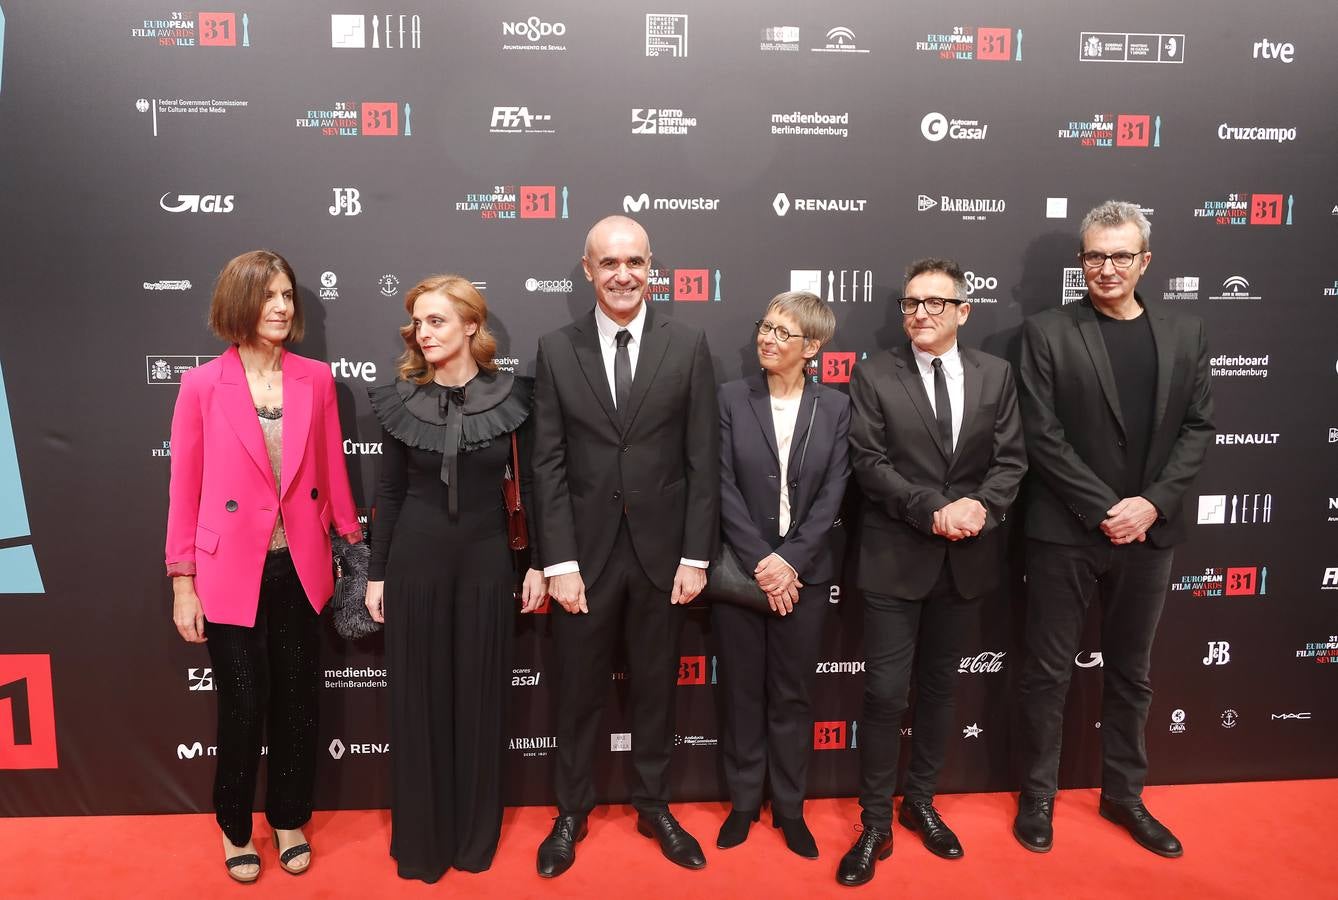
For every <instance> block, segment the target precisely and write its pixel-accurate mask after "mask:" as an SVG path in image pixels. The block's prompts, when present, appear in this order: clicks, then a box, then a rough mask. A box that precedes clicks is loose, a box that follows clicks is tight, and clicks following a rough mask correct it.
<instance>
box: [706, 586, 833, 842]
mask: <svg viewBox="0 0 1338 900" xmlns="http://www.w3.org/2000/svg"><path fill="white" fill-rule="evenodd" d="M830 593H831V584H830V583H828V584H809V585H805V586H804V587H802V588H800V590H799V603H798V604H797V605H796V606H795V608H794V611H793V612H792V613H790V614H789V615H787V616H784V617H782V616H777V615H772V614H770V613H758V612H753V611H752V610H747V609H744V608H742V607H739V606H734V605H731V604H729V603H714V604H712V605H711V630H712V631H713V632H714V638H715V643H716V646H717V654H718V659H719V672H718V675H719V682H720V684H719V688H720V697H721V699H722V701H723V702H722V709H721V712H722V716H721V718H722V720H723V725H724V727H723V728H722V730H721V734H722V740H721V747H722V749H723V754H722V756H723V759H724V765H725V783H726V784H727V785H728V786H729V799H730V802H731V803H732V804H733V805H734V808H735V809H738V810H756V809H760V808H761V806H762V799H763V796H762V793H763V783H764V782H765V781H766V779H767V777H768V776H770V780H771V809H772V812H773V813H774V814H775V815H777V816H780V817H782V818H786V819H793V818H798V817H799V816H801V815H802V814H803V809H804V791H805V788H806V786H807V783H808V758H809V754H810V753H811V752H812V749H813V707H812V704H811V695H812V692H813V682H814V680H815V678H816V675H815V673H816V671H817V662H818V654H819V652H820V650H821V644H822V627H823V623H824V622H825V621H826V618H827V610H828V607H829V606H830V604H829V603H828V596H829V595H830Z"/></svg>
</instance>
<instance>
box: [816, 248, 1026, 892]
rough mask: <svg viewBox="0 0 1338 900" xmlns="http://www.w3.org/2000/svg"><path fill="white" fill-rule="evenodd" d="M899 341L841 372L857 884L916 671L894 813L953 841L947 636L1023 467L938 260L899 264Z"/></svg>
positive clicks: (884, 824) (880, 819)
mask: <svg viewBox="0 0 1338 900" xmlns="http://www.w3.org/2000/svg"><path fill="white" fill-rule="evenodd" d="M897 303H898V305H899V306H900V309H901V315H902V325H903V328H904V329H905V331H906V335H907V337H909V338H910V340H909V341H908V342H906V343H904V344H899V345H897V346H895V347H892V348H891V349H890V350H888V351H887V352H885V353H879V354H876V355H874V356H870V357H869V358H868V359H867V360H865V361H863V362H861V363H860V364H859V365H857V366H856V367H855V370H854V373H853V374H852V376H851V379H850V400H851V406H852V415H851V423H850V451H851V454H850V455H851V465H852V467H853V470H854V473H855V477H856V479H857V480H858V481H859V485H860V488H861V489H862V490H863V491H864V494H865V496H866V498H867V499H868V503H867V504H866V505H865V508H864V515H863V519H862V522H861V532H860V565H859V579H858V585H859V588H860V591H861V592H862V593H863V595H864V604H865V605H864V658H865V675H864V708H863V711H862V713H861V715H860V797H859V800H860V807H861V809H862V812H861V815H860V819H861V821H862V825H863V831H862V832H861V834H860V836H859V838H858V839H857V840H856V841H855V843H854V846H852V847H851V848H850V850H849V852H847V853H846V855H845V856H844V857H843V858H842V860H841V863H840V867H839V868H838V870H837V874H836V880H837V882H838V883H840V884H844V885H852V886H853V885H859V884H864V883H865V882H867V881H868V880H869V879H871V878H872V877H873V870H874V865H875V863H876V862H877V860H879V859H886V858H887V856H888V855H889V854H891V852H892V793H893V791H894V789H895V787H896V777H897V756H898V754H899V751H900V746H901V720H902V718H903V716H904V714H905V712H906V709H907V699H908V694H909V688H910V681H911V673H912V670H913V671H914V674H915V680H916V685H917V687H916V704H915V717H914V722H913V728H912V735H911V762H910V768H909V770H908V772H907V776H906V784H905V787H904V799H903V800H902V803H901V811H900V815H899V820H900V822H901V824H903V825H905V826H906V827H907V828H909V829H911V830H912V831H914V832H916V833H918V834H919V835H920V840H921V841H923V843H924V845H925V847H926V848H928V849H929V851H930V852H931V853H934V854H935V855H937V856H940V857H942V858H944V859H959V858H961V856H962V845H961V843H960V842H959V841H958V840H957V837H956V835H954V834H953V833H952V831H951V830H950V829H949V828H948V826H947V825H946V824H945V823H944V822H943V819H942V817H940V815H939V813H938V810H936V809H935V808H934V792H935V787H936V782H937V779H938V772H939V769H940V768H941V766H942V764H943V758H944V755H945V752H946V749H947V742H948V736H949V734H950V732H951V731H952V729H953V726H954V721H953V695H954V690H955V685H956V681H957V665H958V663H959V661H960V659H961V649H960V647H959V643H958V642H959V641H960V639H961V636H962V633H963V632H964V631H966V630H967V627H968V624H969V623H970V621H971V618H972V617H973V616H975V615H976V614H977V611H978V608H979V607H978V604H977V603H976V602H974V601H977V600H978V599H979V598H980V597H982V596H984V595H985V594H987V593H988V592H989V591H990V590H992V589H993V588H994V587H995V586H996V585H997V584H998V582H999V580H1000V579H999V575H1000V572H1001V571H1002V569H1003V552H1004V547H1005V540H1004V537H1005V536H1004V534H1003V531H1002V529H1001V528H999V526H1000V525H1002V524H1003V523H1004V522H1005V520H1006V519H1007V518H1008V509H1009V507H1010V506H1011V505H1012V503H1013V500H1014V499H1015V498H1016V497H1017V491H1018V485H1019V484H1020V483H1021V481H1022V475H1023V473H1024V472H1025V471H1026V468H1027V463H1026V454H1025V451H1024V448H1023V438H1022V420H1021V416H1020V414H1019V412H1018V403H1017V388H1016V387H1015V386H1014V382H1013V374H1012V370H1011V369H1010V367H1009V365H1008V363H1006V362H1004V361H1003V360H1002V359H999V358H997V357H994V356H990V355H989V354H987V353H982V352H980V351H979V350H974V349H970V348H966V347H961V346H959V345H958V343H957V332H958V328H959V327H960V326H961V325H963V324H964V323H965V322H966V320H967V317H968V316H969V315H970V313H971V307H970V305H969V304H968V303H967V302H966V278H965V276H964V275H963V272H962V269H961V267H960V266H959V265H957V263H955V262H953V261H952V260H948V259H922V260H918V261H916V262H914V263H912V264H911V265H910V267H909V268H908V269H907V270H906V285H905V296H904V297H902V298H901V299H900V300H898V301H897Z"/></svg>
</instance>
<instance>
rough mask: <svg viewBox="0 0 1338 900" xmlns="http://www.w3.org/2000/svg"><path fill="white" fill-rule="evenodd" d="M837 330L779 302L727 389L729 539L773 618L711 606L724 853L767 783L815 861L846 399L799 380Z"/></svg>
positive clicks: (723, 401) (823, 318)
mask: <svg viewBox="0 0 1338 900" xmlns="http://www.w3.org/2000/svg"><path fill="white" fill-rule="evenodd" d="M835 332H836V317H835V316H834V315H833V314H832V311H831V308H830V307H828V305H827V304H826V303H824V302H823V301H822V300H821V299H820V298H819V297H817V296H815V295H814V294H810V293H808V292H807V291H790V292H787V293H784V294H778V295H777V296H776V297H774V298H772V300H771V302H770V303H769V304H768V305H767V309H766V313H765V315H764V316H763V318H762V320H761V321H759V322H758V323H757V332H756V342H757V361H758V365H759V366H760V369H761V370H760V371H759V372H757V373H755V374H752V375H749V376H747V377H746V378H743V379H740V380H739V381H733V382H730V383H729V384H726V385H723V386H722V387H721V388H720V392H719V397H720V431H721V433H720V438H721V439H720V530H721V537H722V538H723V540H724V542H725V544H726V545H728V548H729V549H730V550H732V551H733V552H734V554H735V555H736V556H737V557H738V559H739V562H740V563H741V565H742V567H743V569H744V571H746V572H752V573H753V577H754V578H756V580H757V583H758V585H759V586H760V587H761V588H762V590H763V591H765V592H766V595H767V601H768V603H769V605H770V607H771V612H769V613H764V612H755V611H753V610H750V609H746V608H744V607H742V606H735V605H730V604H725V603H719V602H717V603H714V604H712V607H711V624H712V629H713V631H714V634H715V638H716V641H717V643H718V645H719V649H718V655H719V666H720V672H719V682H720V685H721V694H722V699H723V709H724V716H723V718H724V728H723V739H722V741H721V745H722V747H723V749H724V763H725V779H726V781H727V782H728V785H729V793H730V802H731V804H732V806H733V809H732V810H731V811H730V813H729V816H728V817H727V818H726V819H725V822H724V824H723V825H722V826H721V828H720V835H719V837H718V838H717V839H716V846H717V847H720V848H721V849H727V848H729V847H735V846H738V845H739V844H741V843H743V842H744V840H746V839H747V837H748V831H749V828H750V827H751V825H752V823H753V822H755V821H757V819H758V816H759V814H760V811H761V807H762V801H763V799H764V798H763V785H764V783H765V782H767V781H768V780H769V781H770V784H771V818H772V824H773V825H774V826H775V827H777V828H779V829H780V830H781V832H782V834H783V836H784V838H785V845H786V846H787V847H788V848H789V849H790V850H791V851H793V852H794V853H797V854H798V855H800V856H803V857H805V858H808V859H816V858H817V856H818V847H817V844H816V842H815V841H814V840H813V835H812V833H811V832H810V831H809V830H808V826H807V825H805V824H804V812H803V804H804V791H805V785H806V780H807V773H808V757H809V753H810V752H811V750H812V743H813V739H812V734H813V713H812V708H811V705H810V694H811V692H812V687H813V685H812V682H813V675H814V672H815V670H816V664H817V658H818V653H819V650H820V647H819V644H820V641H821V638H822V627H823V620H824V616H825V612H826V610H827V608H828V606H829V602H828V601H829V597H830V592H831V584H832V582H833V581H834V580H835V579H836V576H837V574H838V572H837V570H838V567H839V565H840V560H839V559H836V558H835V556H836V554H835V553H834V552H833V550H832V547H831V544H830V541H829V537H830V532H831V529H832V523H833V521H834V520H835V519H836V517H837V515H838V513H839V511H840V508H841V500H842V497H843V496H844V494H845V487H846V479H847V477H848V476H849V474H850V461H849V454H848V452H847V441H846V435H847V432H848V431H849V426H850V400H849V398H848V397H846V396H845V395H844V394H842V393H840V392H838V391H835V390H832V389H831V388H828V387H824V386H823V385H821V384H817V383H816V382H812V381H810V380H808V379H807V378H805V376H804V367H805V366H806V365H807V364H808V362H809V361H810V360H812V359H813V358H814V357H816V356H817V353H818V350H819V349H820V348H821V347H822V345H823V344H825V343H827V342H828V341H829V340H831V338H832V335H833V334H834V333H835Z"/></svg>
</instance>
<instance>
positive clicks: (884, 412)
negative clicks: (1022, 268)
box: [850, 342, 1027, 599]
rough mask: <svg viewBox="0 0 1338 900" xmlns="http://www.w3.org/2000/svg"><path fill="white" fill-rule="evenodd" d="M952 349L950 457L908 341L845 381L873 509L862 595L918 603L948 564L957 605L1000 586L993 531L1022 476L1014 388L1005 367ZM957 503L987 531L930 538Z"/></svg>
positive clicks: (857, 459)
mask: <svg viewBox="0 0 1338 900" xmlns="http://www.w3.org/2000/svg"><path fill="white" fill-rule="evenodd" d="M958 349H959V351H960V353H961V355H962V370H963V394H964V397H963V409H962V428H961V432H960V434H959V435H958V437H957V443H956V446H955V448H954V451H953V454H952V456H951V458H949V457H948V455H947V454H946V453H945V452H944V450H943V448H942V445H941V444H940V443H939V439H938V421H937V420H936V419H935V418H934V408H933V406H931V405H930V402H929V394H928V393H927V392H926V391H925V386H924V380H923V379H922V378H921V377H920V370H919V368H918V367H917V366H916V364H915V357H914V355H913V354H912V352H911V347H910V343H909V342H907V343H906V344H903V345H901V346H898V347H894V348H893V349H892V350H890V351H888V352H887V353H880V354H878V355H877V356H872V357H870V358H869V359H867V360H865V361H863V362H861V363H860V364H859V365H857V366H855V371H854V373H853V374H852V375H851V378H850V399H851V402H852V403H853V404H854V410H855V414H854V418H853V419H852V421H851V424H850V452H851V459H852V462H853V463H854V469H855V478H856V480H857V481H858V482H859V485H860V487H861V488H863V490H864V493H865V495H866V496H867V497H868V499H869V500H870V501H871V502H870V503H866V504H865V506H864V518H863V521H862V525H861V532H860V567H859V587H860V589H861V590H863V591H873V592H875V593H879V594H890V595H892V596H894V597H904V598H907V599H917V598H919V597H923V596H925V595H926V594H928V593H929V591H930V590H931V589H932V588H933V587H934V583H935V582H936V581H937V579H938V576H939V572H940V571H941V570H942V568H943V560H944V557H945V556H946V557H947V559H948V563H949V565H950V566H951V567H952V577H953V581H954V582H955V584H956V587H957V592H958V594H960V595H961V596H962V597H965V598H968V599H970V598H973V597H978V596H980V595H981V594H983V593H985V592H986V591H988V590H989V589H990V588H992V587H994V586H995V585H996V584H997V583H998V581H999V575H1000V572H1001V570H1002V568H1003V551H1004V544H1005V541H1004V535H1003V533H1002V531H1001V530H1000V529H999V526H1000V525H1002V524H1003V523H1004V522H1005V521H1006V520H1007V517H1008V508H1009V506H1011V505H1012V503H1013V500H1014V499H1016V497H1017V492H1018V487H1019V485H1020V484H1021V482H1022V476H1023V474H1024V473H1025V472H1026V471H1027V457H1026V451H1025V449H1024V444H1023V438H1022V420H1021V416H1020V415H1019V413H1018V404H1017V388H1016V386H1015V385H1014V382H1013V373H1012V369H1011V368H1010V367H1009V365H1008V363H1006V362H1004V361H1003V360H1002V359H999V358H998V357H995V356H991V355H989V354H988V353H982V352H981V351H979V350H973V349H970V348H967V347H962V346H961V345H960V344H959V345H958ZM960 497H973V498H975V499H976V500H978V501H980V503H981V504H982V505H983V506H984V507H985V512H986V516H985V526H984V527H983V528H982V529H981V531H980V534H978V535H977V536H975V537H971V538H964V539H962V540H960V541H949V540H948V539H947V538H944V537H939V536H938V535H936V534H934V512H935V511H936V510H938V509H940V508H941V507H943V506H946V505H947V504H948V503H949V502H951V501H953V500H956V499H958V498H960Z"/></svg>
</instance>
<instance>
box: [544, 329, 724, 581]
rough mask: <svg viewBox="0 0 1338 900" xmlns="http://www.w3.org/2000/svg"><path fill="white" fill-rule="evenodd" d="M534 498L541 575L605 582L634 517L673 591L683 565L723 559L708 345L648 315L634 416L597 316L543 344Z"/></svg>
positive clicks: (645, 563) (642, 552)
mask: <svg viewBox="0 0 1338 900" xmlns="http://www.w3.org/2000/svg"><path fill="white" fill-rule="evenodd" d="M536 368H537V371H536V374H535V385H534V414H533V415H534V429H535V433H534V456H533V467H534V494H535V505H536V507H537V510H536V512H537V514H538V515H537V519H538V527H539V537H540V540H539V546H540V547H541V548H543V549H542V551H541V566H551V565H555V564H556V563H560V562H565V561H567V560H573V559H574V560H576V561H577V562H578V563H579V564H580V566H581V576H582V578H583V579H584V581H585V584H586V587H587V588H588V587H590V586H591V585H593V584H594V583H595V581H596V580H597V579H598V578H599V575H600V572H601V571H603V568H604V564H605V563H606V562H607V561H608V557H609V552H610V550H611V549H612V548H613V542H614V539H615V538H616V537H617V535H618V528H619V525H620V524H621V521H622V518H623V515H624V513H625V514H626V516H627V525H628V529H629V530H630V532H631V536H632V544H633V546H634V547H635V549H636V555H637V559H638V560H640V562H641V566H642V568H643V569H644V570H645V572H646V575H647V577H649V578H650V580H651V582H652V583H653V584H655V586H656V587H658V588H660V589H661V590H664V591H670V590H672V589H673V586H674V573H675V572H676V571H677V569H678V562H679V559H680V558H687V559H700V560H710V559H713V558H714V557H715V551H716V546H717V543H716V540H717V528H716V523H717V521H718V519H719V515H720V491H719V488H720V453H719V449H718V448H719V436H720V430H719V428H717V427H716V391H715V373H714V370H713V369H712V365H711V353H710V350H709V349H708V348H707V346H706V336H705V335H704V334H702V332H700V331H698V330H697V329H695V328H690V327H688V326H687V325H683V324H681V323H679V322H675V321H673V320H672V319H669V318H667V317H662V316H658V315H656V314H655V310H654V309H653V308H650V307H648V308H647V309H646V323H645V327H644V330H643V331H642V333H641V349H640V352H639V354H638V356H637V366H636V374H635V376H634V378H633V380H632V394H631V398H630V400H629V401H628V408H627V410H626V412H627V415H626V417H625V418H624V417H623V416H620V415H619V412H618V410H617V409H616V408H615V407H614V405H613V394H612V392H611V391H610V389H609V379H608V376H607V375H606V374H605V369H604V361H603V358H602V357H601V355H600V350H599V331H598V328H597V326H596V325H595V314H594V311H593V310H591V311H590V312H589V313H588V314H586V315H585V316H582V317H581V318H580V319H579V320H578V321H576V322H573V323H572V324H570V325H568V326H566V327H565V328H560V329H558V330H557V331H554V332H551V333H549V334H546V335H544V336H543V337H542V338H540V339H539V356H538V361H537V365H536Z"/></svg>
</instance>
